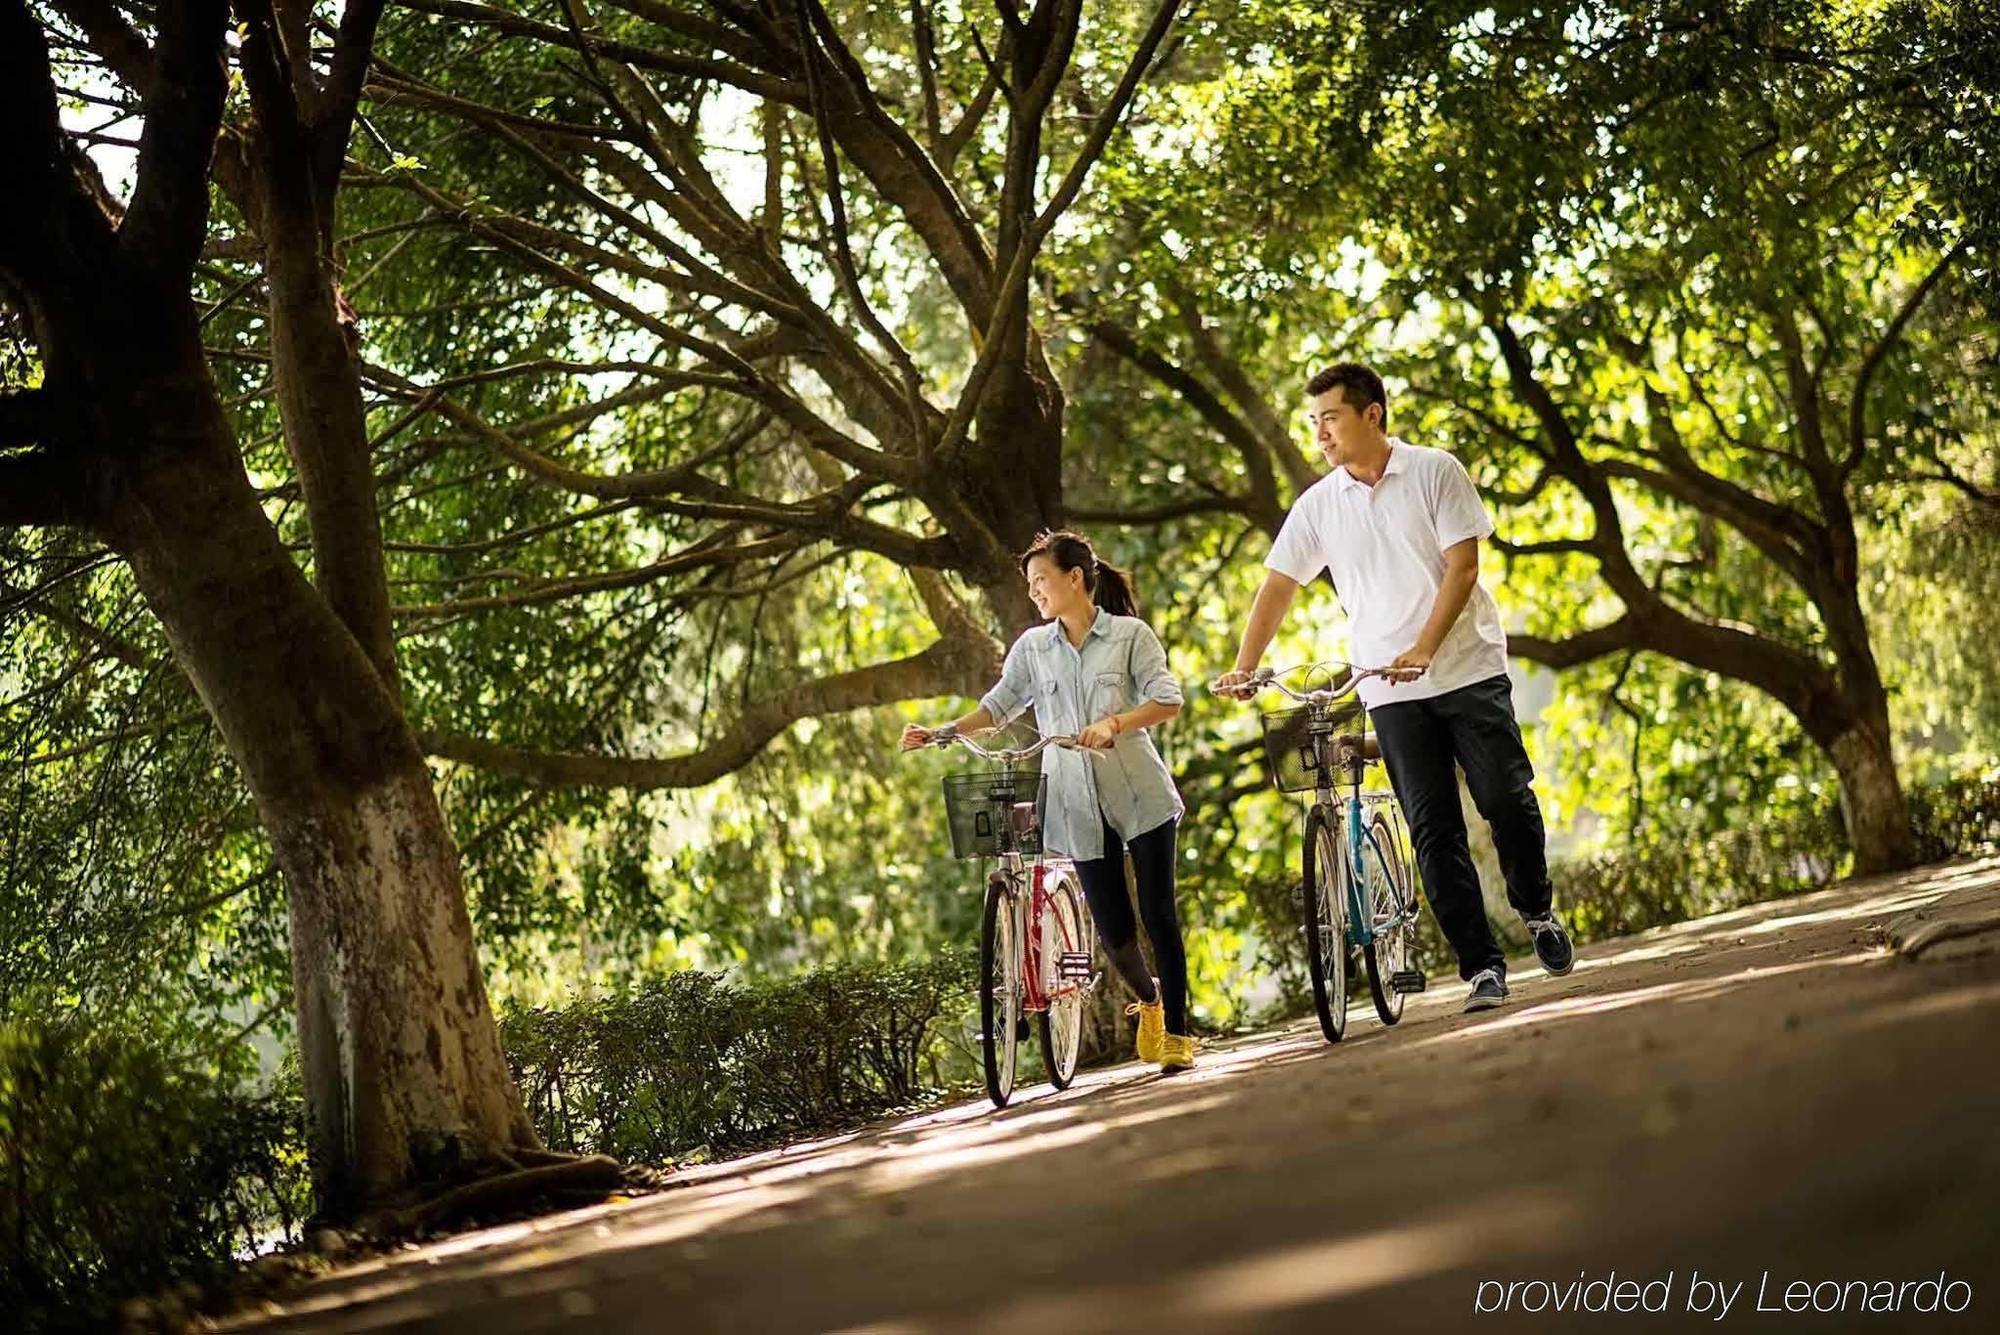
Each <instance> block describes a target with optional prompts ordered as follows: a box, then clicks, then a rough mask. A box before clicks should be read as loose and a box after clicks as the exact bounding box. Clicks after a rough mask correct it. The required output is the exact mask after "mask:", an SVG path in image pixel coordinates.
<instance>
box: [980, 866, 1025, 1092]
mask: <svg viewBox="0 0 2000 1335" xmlns="http://www.w3.org/2000/svg"><path fill="white" fill-rule="evenodd" d="M1014 925H1015V924H1014V896H1013V894H1012V893H1010V892H1009V890H1008V888H1007V882H1006V880H1005V878H1003V877H1001V876H998V875H996V876H994V877H993V879H992V880H990V881H988V882H987V883H986V911H985V914H984V916H983V917H982V918H981V920H980V924H979V1025H980V1035H979V1046H980V1051H981V1055H982V1056H984V1057H985V1059H986V1097H988V1098H990V1099H992V1100H993V1106H994V1107H996V1108H1004V1107H1006V1106H1007V1100H1008V1099H1010V1098H1012V1097H1013V1095H1014V1066H1015V1055H1016V1052H1017V1050H1018V1043H1019V1039H1020V1032H1021V943H1020V940H1019V938H1018V936H1017V934H1016V932H1015V930H1014Z"/></svg>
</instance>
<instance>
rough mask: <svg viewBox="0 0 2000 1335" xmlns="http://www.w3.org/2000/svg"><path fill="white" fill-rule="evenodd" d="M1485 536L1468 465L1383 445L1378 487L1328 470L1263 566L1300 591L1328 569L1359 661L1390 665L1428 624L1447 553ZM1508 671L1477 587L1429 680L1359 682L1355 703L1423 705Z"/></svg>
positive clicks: (1415, 448)
mask: <svg viewBox="0 0 2000 1335" xmlns="http://www.w3.org/2000/svg"><path fill="white" fill-rule="evenodd" d="M1492 533H1493V520H1492V518H1491V517H1490V516H1488V515H1487V513H1486V507H1485V505H1484V504H1482V503H1481V502H1480V499H1479V490H1478V488H1476V487H1474V486H1473V485H1472V478H1471V476H1470V475H1468V474H1467V473H1466V471H1465V465H1464V464H1461V463H1460V462H1459V461H1458V460H1457V459H1455V458H1453V457H1452V456H1451V455H1450V454H1448V453H1446V452H1445V451H1443V450H1434V449H1429V448H1426V447H1424V446H1421V445H1410V444H1406V443H1405V442H1403V441H1401V440H1398V439H1396V438H1395V437H1394V436H1391V437H1390V438H1389V462H1388V465H1387V467H1386V468H1385V469H1384V470H1383V473H1382V477H1381V479H1380V480H1379V481H1377V482H1376V483H1375V485H1374V486H1372V487H1371V486H1369V485H1368V484H1367V483H1365V482H1362V481H1360V480H1359V479H1357V478H1355V477H1354V476H1353V475H1352V474H1350V473H1349V472H1348V471H1347V469H1345V468H1336V469H1334V470H1333V471H1332V472H1331V473H1328V474H1327V475H1326V476H1325V477H1323V478H1321V479H1320V480H1319V481H1318V482H1315V483H1314V484H1313V485H1312V486H1310V487H1308V488H1306V490H1305V493H1304V494H1303V495H1301V496H1300V497H1299V499H1298V500H1297V501H1296V502H1294V503H1293V505H1292V510H1291V513H1290V514H1288V515H1286V516H1285V523H1284V526H1283V527H1282V528H1281V529H1279V530H1278V540H1277V541H1276V542H1274V543H1272V544H1271V554H1270V556H1268V557H1267V558H1265V561H1264V565H1265V566H1266V567H1267V568H1268V569H1271V570H1275V571H1277V572H1278V573H1279V574H1281V575H1287V576H1290V577H1291V578H1292V579H1295V580H1297V581H1298V582H1299V583H1301V584H1307V583H1310V582H1311V581H1312V579H1313V577H1314V576H1315V575H1317V574H1319V572H1320V571H1322V570H1326V571H1329V572H1331V573H1332V575H1333V587H1334V590H1335V591H1336V592H1337V593H1339V595H1340V602H1341V606H1343V607H1345V608H1346V609H1347V615H1348V619H1349V621H1350V622H1351V623H1352V631H1353V642H1354V648H1353V654H1354V660H1355V662H1357V663H1359V664H1361V665H1362V666H1364V667H1387V666H1388V665H1389V664H1390V663H1392V662H1394V661H1395V658H1396V655H1397V654H1400V653H1402V652H1403V651H1405V650H1406V649H1410V648H1412V647H1413V646H1415V644H1416V642H1417V636H1418V635H1420V634H1422V632H1423V629H1424V622H1426V621H1428V620H1429V619H1430V615H1431V608H1432V606H1433V605H1434V604H1435V603H1436V602H1437V593H1438V587H1439V585H1440V584H1441V583H1442V582H1443V580H1444V549H1445V548H1447V547H1450V546H1452V545H1453V544H1454V543H1459V542H1463V541H1464V540H1465V539H1467V538H1486V537H1490V536H1491V535H1492ZM1506 671H1507V633H1506V631H1504V630H1502V629H1501V628H1500V609H1499V608H1498V607H1497V606H1495V605H1494V602H1493V595H1492V594H1490V593H1488V592H1487V591H1486V588H1485V586H1484V585H1479V584H1475V585H1474V586H1473V588H1472V596H1471V597H1470V598H1468V599H1467V600H1466V603H1465V609H1464V610H1463V611H1462V612H1460V613H1459V614H1458V620H1457V621H1455V622H1454V623H1452V627H1451V630H1450V631H1448V632H1447V633H1446V634H1445V637H1444V643H1443V644H1441V645H1439V646H1438V651H1437V655H1436V657H1434V658H1433V659H1432V660H1431V668H1430V671H1429V672H1426V673H1425V674H1424V675H1423V676H1421V677H1419V678H1417V680H1415V681H1413V682H1404V683H1402V684H1400V685H1398V684H1396V683H1393V682H1387V681H1383V680H1382V679H1381V678H1379V677H1371V678H1369V679H1368V680H1367V681H1364V682H1362V683H1361V691H1360V694H1361V701H1362V703H1363V704H1365V705H1367V706H1368V707H1369V708H1370V709H1373V708H1375V707H1376V706H1377V705H1386V704H1395V703H1397V702H1398V701H1403V700H1425V699H1429V698H1430V697H1432V696H1436V695H1443V694H1444V693H1445V692H1446V691H1455V690H1457V689H1458V688H1459V687H1461V686H1470V685H1472V684H1473V683H1474V682H1480V681H1485V680H1486V679H1487V678H1489V677H1496V676H1500V675H1502V674H1504V673H1505V672H1506Z"/></svg>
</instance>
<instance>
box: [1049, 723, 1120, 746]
mask: <svg viewBox="0 0 2000 1335" xmlns="http://www.w3.org/2000/svg"><path fill="white" fill-rule="evenodd" d="M1117 740H1118V728H1117V725H1116V724H1114V723H1112V721H1111V720H1110V719H1108V718H1101V719H1099V720H1097V722H1095V723H1093V724H1091V725H1090V726H1089V727H1087V728H1085V729H1084V730H1083V731H1082V732H1080V733H1078V734H1077V735H1076V744H1077V745H1078V746H1081V747H1087V748H1088V749H1090V750H1092V751H1109V750H1110V749H1111V747H1112V745H1113V744H1114V743H1115V742H1116V741H1117ZM1057 745H1061V743H1057Z"/></svg>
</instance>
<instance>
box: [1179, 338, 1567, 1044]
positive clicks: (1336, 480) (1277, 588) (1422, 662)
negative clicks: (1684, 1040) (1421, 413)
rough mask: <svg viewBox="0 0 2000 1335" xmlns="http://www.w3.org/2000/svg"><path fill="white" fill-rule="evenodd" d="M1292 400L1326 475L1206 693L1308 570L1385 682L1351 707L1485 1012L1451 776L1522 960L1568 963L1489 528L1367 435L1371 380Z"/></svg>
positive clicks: (1424, 452) (1477, 509)
mask: <svg viewBox="0 0 2000 1335" xmlns="http://www.w3.org/2000/svg"><path fill="white" fill-rule="evenodd" d="M1306 392H1307V393H1308V394H1309V395H1311V396H1312V411H1311V414H1310V417H1309V421H1310V422H1311V423H1312V427H1313V434H1314V437H1315V439H1316V440H1317V442H1318V444H1319V448H1320V453H1321V454H1323V455H1325V457H1326V462H1327V464H1328V466H1329V467H1330V468H1331V469H1332V471H1331V472H1329V473H1328V474H1327V475H1326V476H1325V477H1323V478H1321V479H1320V480H1319V481H1318V482H1316V483H1314V484H1313V485H1312V486H1311V487H1308V488H1307V489H1306V491H1305V493H1304V494H1303V495H1301V496H1300V497H1299V499H1298V501H1297V502H1296V503H1295V504H1294V505H1293V506H1292V509H1291V513H1290V514H1288V515H1287V516H1286V517H1285V523H1284V526H1283V527H1282V528H1281V529H1280V530H1279V532H1278V539H1277V541H1276V542H1274V543H1272V544H1271V554H1270V556H1269V557H1267V558H1266V560H1265V562H1264V564H1265V566H1266V567H1267V573H1266V574H1265V576H1264V586H1263V587H1262V588H1261V589H1259V590H1258V591H1257V601H1256V603H1255V604H1254V605H1253V606H1252V607H1251V609H1250V619H1249V622H1248V624H1246V625H1245V626H1244V629H1243V646H1242V648H1241V649H1240V650H1239V651H1238V652H1237V655H1236V670H1235V671H1233V672H1230V673H1227V674H1225V675H1224V676H1223V677H1222V678H1221V680H1220V681H1219V682H1218V683H1217V685H1218V686H1219V687H1220V688H1222V689H1223V690H1224V691H1225V692H1227V691H1228V690H1229V688H1230V687H1232V686H1240V685H1242V684H1243V683H1244V682H1247V681H1248V680H1249V678H1250V674H1251V672H1252V671H1254V670H1255V668H1256V666H1257V664H1258V662H1259V661H1260V660H1261V659H1262V658H1263V657H1264V650H1265V649H1266V648H1267V647H1269V645H1270V643H1271V637H1272V636H1273V635H1275V634H1277V631H1278V626H1279V623H1281V622H1282V621H1283V620H1284V619H1285V613H1286V612H1287V611H1288V610H1289V609H1290V608H1291V605H1292V599H1293V597H1294V596H1295V595H1296V594H1297V593H1298V589H1299V585H1301V584H1305V583H1309V582H1310V581H1311V580H1312V579H1313V577H1314V576H1316V575H1318V574H1319V572H1320V571H1322V570H1326V571H1328V572H1329V573H1330V574H1331V575H1332V576H1333V586H1334V590H1335V591H1336V592H1337V593H1338V594H1339V595H1340V602H1341V605H1342V606H1343V607H1344V608H1346V610H1347V614H1348V617H1349V620H1350V621H1351V623H1352V634H1353V639H1354V658H1355V661H1356V662H1357V663H1360V664H1362V665H1364V666H1367V667H1383V666H1388V667H1395V668H1399V669H1402V670H1403V671H1402V672H1401V673H1399V674H1398V676H1397V678H1396V679H1394V680H1385V679H1383V678H1379V677H1371V678H1369V679H1368V680H1367V681H1364V682H1363V683H1362V684H1361V691H1360V693H1361V699H1362V703H1364V704H1366V705H1367V706H1368V710H1369V717H1370V720H1371V722H1372V723H1373V726H1374V730H1375V735H1376V737H1377V738H1378V739H1379V741H1380V743H1381V747H1382V759H1383V761H1384V763H1386V764H1387V766H1388V768H1389V782H1390V784H1391V785H1392V786H1393V787H1394V788H1395V790H1396V797H1397V800H1398V801H1400V802H1401V803H1402V805H1403V811H1404V814H1405V815H1406V816H1407V817H1408V818H1409V822H1410V838H1411V842H1412V843H1413V844H1414V845H1415V846H1416V853H1417V866H1418V868H1419V869H1420V870H1421V871H1422V872H1423V881H1424V888H1425V890H1426V891H1427V892H1428V894H1429V895H1430V901H1431V911H1432V912H1433V913H1435V914H1436V915H1437V920H1438V925H1439V926H1440V927H1442V928H1443V929H1444V934H1445V939H1446V940H1448V941H1449V942H1450V943H1451V948H1452V951H1453V952H1454V953H1455V954H1456V955H1457V956H1458V972H1459V976H1460V977H1461V978H1464V979H1466V980H1467V981H1468V982H1470V983H1471V984H1472V992H1471V994H1470V995H1469V996H1468V997H1467V998H1466V1002H1465V1009H1466V1010H1468V1011H1475V1010H1486V1009H1488V1008H1490V1007H1493V1006H1498V1005H1499V1004H1501V1002H1503V1001H1505V1000H1506V998H1507V961H1506V957H1505V955H1504V954H1502V952H1501V950H1500V947H1499V944H1498V943H1497V942H1495V941H1494V939H1493V931H1492V928H1491V927H1489V926H1488V925H1487V922H1486V910H1485V906H1484V904H1483V902H1482V901H1481V899H1480V894H1479V875H1478V872H1477V871H1475V870H1474V868H1473V865H1472V852H1471V849H1470V848H1469V847H1468V846H1467V844H1466V836H1465V817H1464V814H1463V812H1462V811H1461V809H1460V807H1459V801H1458V779H1457V775H1456V773H1455V772H1454V768H1453V766H1454V765H1455V764H1456V765H1458V766H1462V767H1463V768H1464V770H1465V783H1466V787H1467V788H1469V789H1470V790H1471V792H1472V800H1473V803H1474V805H1476V806H1477V807H1478V808H1479V814H1480V815H1481V816H1483V817H1485V818H1486V821H1487V823H1488V824H1489V825H1491V826H1492V828H1493V846H1494V848H1495V850H1496V851H1497V852H1498V853H1499V855H1500V869H1501V871H1502V872H1503V873H1504V874H1505V876H1506V878H1507V900H1508V902H1509V903H1510V904H1512V905H1513V906H1514V911H1515V912H1517V913H1519V914H1520V915H1521V917H1522V920H1523V921H1525V922H1526V923H1527V925H1528V929H1529V931H1530V933H1531V934H1532V936H1533V938H1534V943H1535V955H1536V957H1537V958H1539V959H1540V960H1541V962H1542V966H1543V967H1544V968H1545V969H1547V970H1548V971H1549V973H1551V974H1565V973H1568V972H1569V971H1570V968H1571V967H1572V965H1574V963H1575V951H1574V950H1573V949H1572V948H1571V946H1570V941H1569V936H1568V934H1567V933H1565V932H1564V931H1563V928H1562V924H1561V923H1559V922H1557V921H1556V918H1555V915H1554V913H1553V911H1552V905H1551V888H1550V885H1549V869H1548V856H1547V844H1546V839H1545V837H1544V835H1543V831H1542V813H1541V808H1540V806H1539V805H1538V804H1537V803H1536V801H1535V793H1534V789H1533V787H1532V786H1531V785H1532V783H1533V781H1534V777H1535V771H1534V767H1533V766H1532V765H1531V764H1530V763H1529V761H1528V752H1527V749H1526V748H1525V747H1523V746H1522V744H1521V729H1520V725H1519V724H1518V723H1516V722H1515V719H1514V700H1513V691H1512V687H1511V684H1510V683H1509V682H1508V680H1507V635H1506V632H1505V631H1503V630H1502V629H1501V628H1500V612H1499V609H1498V608H1497V607H1495V606H1494V604H1493V595H1492V594H1490V593H1488V592H1487V591H1486V590H1485V589H1483V588H1481V587H1480V584H1479V544H1480V542H1481V540H1483V539H1485V538H1487V537H1490V536H1491V535H1492V533H1493V521H1492V520H1491V519H1490V518H1488V517H1487V514H1486V507H1485V506H1484V505H1483V504H1481V502H1480V499H1479V492H1478V491H1477V489H1475V488H1474V487H1473V485H1472V479H1471V477H1469V476H1468V475H1467V474H1466V471H1465V466H1464V465H1463V464H1461V463H1459V462H1458V460H1457V459H1455V458H1453V457H1452V456H1451V455H1449V454H1447V453H1446V452H1444V451H1443V450H1434V449H1427V448H1425V447H1423V446H1420V445H1410V444H1407V443H1406V442H1404V441H1401V440H1398V439H1396V438H1395V437H1393V436H1390V435H1388V434H1387V433H1386V432H1385V430H1384V427H1385V425H1386V423H1387V420H1388V412H1389V404H1388V397H1387V395H1386V394H1385V393H1384V391H1383V388H1382V378H1381V377H1380V376H1378V375H1376V374H1375V372H1373V371H1371V370H1369V369H1368V368H1367V367H1365V366H1361V365H1357V364H1355V363H1353V362H1343V363H1341V364H1340V365H1338V366H1330V367H1328V368H1327V369H1326V370H1324V371H1321V372H1320V373H1319V374H1318V375H1316V376H1314V377H1313V378H1312V380H1311V381H1310V382H1309V383H1308V384H1307V386H1306ZM1236 693H1237V694H1242V693H1243V692H1236Z"/></svg>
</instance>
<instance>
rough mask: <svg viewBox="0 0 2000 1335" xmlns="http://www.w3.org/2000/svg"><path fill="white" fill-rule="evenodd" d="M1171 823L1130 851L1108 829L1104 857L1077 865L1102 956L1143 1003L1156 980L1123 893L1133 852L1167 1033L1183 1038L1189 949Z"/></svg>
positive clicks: (1138, 840)
mask: <svg viewBox="0 0 2000 1335" xmlns="http://www.w3.org/2000/svg"><path fill="white" fill-rule="evenodd" d="M1179 823H1180V822H1179V821H1176V820H1168V821H1166V822H1164V823H1163V824H1160V825H1155V826H1154V827H1153V828H1152V829H1150V830H1148V831H1146V832H1145V833H1144V834H1142V835H1138V836H1136V837H1134V838H1133V840H1132V842H1131V844H1130V845H1127V844H1126V843H1125V841H1124V840H1122V839H1120V838H1119V837H1118V832H1117V831H1116V830H1114V829H1112V828H1111V826H1110V825H1109V824H1108V823H1107V824H1106V825H1105V827H1104V856H1103V857H1097V858H1092V859H1090V860H1089V861H1088V862H1085V861H1082V860H1079V861H1078V862H1077V864H1076V874H1077V879H1078V880H1080V881H1082V882H1083V896H1084V898H1085V899H1087V900H1089V901H1090V916H1091V917H1092V918H1095V919H1096V920H1097V935H1098V939H1099V940H1101V941H1102V942H1103V943H1104V953H1105V954H1106V955H1108V956H1109V957H1110V959H1111V963H1112V964H1113V965H1114V966H1115V967H1116V968H1117V970H1118V972H1119V973H1120V974H1122V975H1123V976H1124V978H1125V982H1126V984H1127V985H1128V986H1130V987H1131V989H1132V990H1133V991H1134V992H1135V993H1137V994H1138V996H1139V999H1140V1000H1142V1001H1149V1000H1151V999H1152V991H1153V980H1152V978H1151V976H1150V975H1148V974H1147V972H1146V961H1145V959H1144V957H1143V956H1141V955H1140V953H1139V925H1138V924H1137V923H1135V922H1134V921H1132V900H1131V897H1130V896H1128V895H1127V894H1126V893H1125V851H1126V849H1127V848H1128V847H1129V848H1130V849H1131V852H1132V872H1133V879H1134V880H1135V881H1136V882H1137V883H1138V891H1139V916H1140V917H1141V918H1143V919H1144V920H1145V923H1146V939H1147V940H1148V941H1150V942H1151V943H1152V945H1153V964H1154V967H1156V968H1157V969H1159V971H1160V996H1161V999H1162V1001H1164V1003H1165V1005H1166V1012H1167V1013H1166V1021H1167V1032H1168V1033H1170V1034H1185V1033H1187V1032H1188V1025H1187V948H1186V947H1185V946H1183V945H1182V944H1181V923H1180V914H1179V913H1178V912H1177V911H1176V909H1175V907H1174V829H1175V827H1176V826H1177V825H1179Z"/></svg>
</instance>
